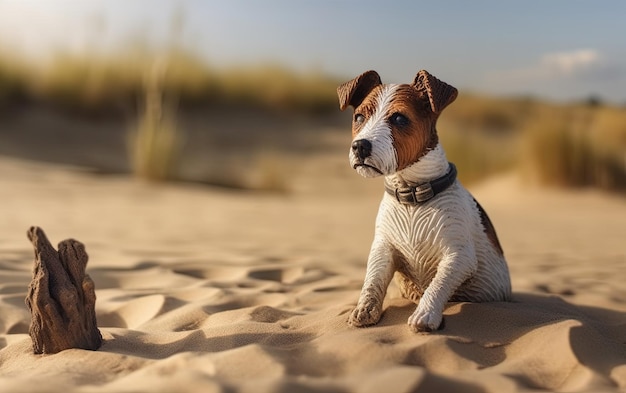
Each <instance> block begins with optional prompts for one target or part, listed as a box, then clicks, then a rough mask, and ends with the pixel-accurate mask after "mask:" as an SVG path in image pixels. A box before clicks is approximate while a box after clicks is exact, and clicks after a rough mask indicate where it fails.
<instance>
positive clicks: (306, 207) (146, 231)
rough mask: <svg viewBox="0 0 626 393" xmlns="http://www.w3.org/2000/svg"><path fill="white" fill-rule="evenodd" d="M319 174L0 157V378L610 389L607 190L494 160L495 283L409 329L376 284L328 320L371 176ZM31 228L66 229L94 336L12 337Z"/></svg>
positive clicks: (335, 388) (624, 259)
mask: <svg viewBox="0 0 626 393" xmlns="http://www.w3.org/2000/svg"><path fill="white" fill-rule="evenodd" d="M324 163H326V164H324ZM319 165H320V166H321V165H331V164H328V161H327V160H326V159H323V160H322V159H320V163H319ZM333 165H334V164H333ZM320 166H316V168H315V170H312V173H313V172H315V173H318V172H319V167H320ZM322 175H323V171H321V174H319V175H318V177H315V176H313V175H310V174H309V175H307V176H302V177H301V178H300V179H299V180H298V181H299V182H300V183H299V184H296V185H295V186H294V187H295V189H296V190H297V192H294V193H293V194H292V195H288V196H283V195H272V194H259V193H243V192H233V191H227V190H221V189H213V188H208V187H200V186H193V185H153V184H145V183H141V182H136V181H132V179H128V178H125V177H123V176H98V175H93V174H90V173H86V172H83V171H81V170H78V169H76V168H68V167H61V166H50V165H43V164H36V163H33V162H27V161H20V160H17V159H8V158H0V183H1V185H0V217H2V219H3V225H2V226H1V227H0V391H2V392H56V391H64V392H175V391H176V392H178V391H186V392H299V391H306V392H315V391H320V392H321V391H324V392H380V391H393V392H494V393H495V392H524V391H563V392H620V391H626V287H625V286H624V284H623V277H624V276H623V271H624V266H626V265H625V264H626V247H625V246H624V242H623V234H624V229H625V228H626V227H625V226H624V225H625V224H624V223H626V201H625V200H624V199H623V198H621V197H617V196H611V195H606V194H603V193H601V192H598V191H592V190H587V191H583V192H566V191H558V190H542V189H535V188H532V187H527V186H526V185H525V184H524V183H523V181H521V180H520V179H519V178H518V177H517V176H514V175H506V176H503V177H500V178H494V179H492V180H490V181H488V182H485V183H482V184H478V185H476V186H475V187H472V188H471V190H472V192H473V193H474V195H475V196H476V197H477V199H478V200H479V201H480V202H481V204H482V205H483V206H484V207H485V208H486V209H487V211H488V212H489V215H490V216H491V218H492V221H493V222H494V223H495V226H496V229H497V231H498V234H499V236H500V240H501V242H502V244H503V247H504V249H505V253H506V255H507V259H508V261H509V264H510V267H511V273H512V279H513V288H514V299H513V301H512V302H507V303H485V304H470V303H450V304H448V306H447V308H446V310H445V313H444V320H445V326H444V328H443V329H441V330H439V331H437V332H434V333H430V334H416V333H413V332H412V331H411V330H410V329H409V328H408V326H407V325H406V320H407V318H408V316H409V315H410V314H411V313H412V311H413V309H414V305H413V304H412V303H410V302H409V301H407V300H405V299H402V298H401V297H399V294H398V291H397V289H396V288H395V287H391V288H390V291H389V294H388V296H387V298H386V301H385V307H384V309H385V311H384V315H383V318H382V320H381V321H380V323H379V324H378V325H376V326H373V327H369V328H364V329H356V328H351V327H349V326H348V325H347V324H346V320H347V317H348V314H349V312H350V311H351V309H352V308H353V307H354V305H355V303H356V300H357V298H358V294H359V291H360V287H361V283H362V280H363V275H364V269H365V260H366V257H367V253H368V250H369V242H370V241H371V236H372V233H373V232H372V230H373V220H374V217H375V214H376V208H377V204H378V200H379V198H380V193H381V189H380V184H379V183H376V182H366V181H363V179H360V178H356V177H355V178H354V179H352V178H349V177H346V179H351V180H346V181H349V182H351V183H350V184H351V186H350V187H341V186H340V185H339V183H340V182H339V181H338V180H337V179H332V180H331V182H332V183H324V181H325V180H324V176H322ZM355 190H357V191H358V192H357V195H356V196H355ZM31 225H39V226H41V227H42V228H44V229H45V230H46V232H47V233H48V235H49V237H50V239H51V241H53V244H54V243H56V242H58V241H60V240H62V239H65V238H69V237H74V238H77V239H78V240H80V241H82V242H83V243H84V244H85V245H86V248H87V252H88V253H89V255H90V262H89V264H88V267H87V272H88V273H89V274H90V276H91V277H92V279H93V280H94V282H95V284H96V294H97V297H98V300H97V303H96V313H97V318H98V326H99V328H100V331H101V333H102V335H103V338H104V344H103V346H102V347H101V348H100V349H99V350H98V351H86V350H78V349H71V350H66V351H63V352H60V353H58V354H55V355H34V354H33V353H32V349H31V342H30V338H29V336H28V324H29V322H30V315H29V313H28V310H27V308H26V306H25V304H24V297H25V295H26V288H27V285H28V282H29V281H30V278H31V271H30V269H31V267H32V260H33V255H32V250H31V249H30V245H29V243H28V241H27V240H26V235H25V232H26V229H27V228H28V227H30V226H31Z"/></svg>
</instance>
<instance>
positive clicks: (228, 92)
mask: <svg viewBox="0 0 626 393" xmlns="http://www.w3.org/2000/svg"><path fill="white" fill-rule="evenodd" d="M27 63H28V62H26V61H22V62H19V61H17V60H14V58H13V57H12V56H9V55H3V54H2V52H0V100H3V101H4V102H5V103H6V102H7V101H8V100H10V99H13V98H15V97H16V96H24V97H27V98H30V99H32V100H37V101H39V102H44V103H49V104H51V105H54V106H57V107H59V108H60V109H63V110H66V111H69V112H73V113H80V114H87V115H89V114H93V113H102V112H105V113H107V112H108V113H111V112H115V111H119V110H120V109H121V108H129V107H134V106H135V105H136V103H137V102H138V100H140V99H142V97H143V95H144V93H143V90H144V79H145V74H146V72H147V71H149V70H150V69H152V68H153V65H154V64H155V63H159V64H165V65H166V66H165V67H164V71H163V75H162V76H161V87H162V90H163V93H164V95H166V96H170V97H176V99H177V100H178V101H179V106H180V107H181V108H187V107H193V106H194V105H208V104H210V105H226V106H233V105H237V106H239V107H241V106H244V107H250V108H259V109H264V110H272V111H296V112H302V113H314V114H315V113H324V112H329V111H331V110H335V109H336V107H337V103H336V98H335V89H336V86H337V84H338V83H339V82H338V81H336V80H334V79H332V78H329V77H327V76H325V75H322V74H319V73H315V72H311V73H301V74H299V73H295V72H291V71H289V70H287V69H285V68H283V67H280V66H277V65H262V66H257V67H247V68H246V67H241V68H228V69H216V68H213V67H211V66H210V65H208V64H206V62H204V61H203V60H201V59H200V58H199V57H197V56H195V55H194V54H193V53H191V52H190V51H185V50H182V49H172V50H169V51H167V54H166V55H163V54H160V55H157V54H155V53H151V52H150V51H148V50H145V49H137V48H129V49H127V50H123V51H121V52H120V53H115V54H101V53H98V52H90V53H86V54H82V55H79V54H68V53H59V54H57V55H56V56H55V57H53V58H52V59H51V60H50V61H48V62H46V63H45V64H43V65H34V64H27ZM3 101H0V105H2V102H3Z"/></svg>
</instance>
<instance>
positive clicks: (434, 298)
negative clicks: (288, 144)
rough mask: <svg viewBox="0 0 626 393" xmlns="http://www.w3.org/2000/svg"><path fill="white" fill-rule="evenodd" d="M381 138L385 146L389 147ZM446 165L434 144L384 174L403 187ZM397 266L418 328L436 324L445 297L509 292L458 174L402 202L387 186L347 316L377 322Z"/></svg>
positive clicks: (494, 296)
mask: <svg viewBox="0 0 626 393" xmlns="http://www.w3.org/2000/svg"><path fill="white" fill-rule="evenodd" d="M374 129H376V128H375V127H373V128H370V129H368V132H372V133H373V131H370V130H374ZM359 135H360V134H359ZM378 141H380V138H379V139H378V140H377V142H375V143H373V145H374V146H373V147H374V149H373V151H374V150H376V144H378V143H380V142H378ZM386 143H387V142H386V141H385V145H384V147H383V149H382V150H386V149H387V145H386ZM377 151H379V152H380V151H381V148H378V150H377ZM379 154H380V153H379ZM447 169H448V161H447V159H446V156H445V153H444V152H443V149H442V148H441V146H440V145H437V147H436V148H435V149H433V150H431V151H430V152H428V153H427V154H426V155H425V156H424V157H422V158H421V159H420V160H419V161H418V162H417V163H415V164H413V165H411V166H409V167H408V168H406V169H404V170H402V171H399V172H397V173H392V174H390V175H388V176H387V177H386V181H388V182H390V183H391V184H393V185H394V186H396V187H403V186H404V187H405V186H406V185H415V184H420V183H423V182H426V181H429V180H433V179H435V178H437V177H440V176H442V175H444V174H445V173H446V171H447ZM396 272H401V273H400V274H396V279H397V283H398V285H399V287H400V290H401V292H402V294H403V296H405V297H406V298H408V299H411V300H413V301H415V302H417V308H416V310H415V312H414V313H413V315H411V317H410V318H409V319H408V324H409V325H410V326H411V327H412V329H414V330H416V331H423V330H435V329H437V328H438V327H439V325H440V323H441V321H442V315H443V309H444V307H445V304H446V303H447V302H448V301H449V300H457V301H475V302H484V301H505V300H508V299H509V298H510V294H511V284H510V278H509V271H508V267H507V265H506V261H505V259H504V257H503V256H502V255H501V254H500V253H499V252H498V251H497V250H496V249H495V247H494V246H493V244H492V243H491V242H490V240H489V238H488V237H487V235H486V234H485V232H484V228H483V225H482V224H481V219H480V214H479V210H478V207H477V205H476V203H475V202H474V200H473V198H472V196H471V195H470V194H469V192H468V191H467V190H466V189H465V188H463V186H462V185H461V184H460V183H459V182H458V181H456V182H455V183H454V184H453V185H452V186H450V187H449V188H448V189H447V190H445V191H444V192H442V193H441V194H439V195H437V196H436V197H435V198H433V199H431V200H430V201H428V202H426V203H424V204H421V205H417V206H409V205H403V204H401V203H399V202H398V201H397V200H396V199H395V198H394V197H392V196H391V195H389V194H387V193H385V195H384V197H383V199H382V201H381V204H380V208H379V211H378V216H377V218H376V229H375V235H374V241H373V243H372V247H371V251H370V256H369V259H368V263H367V273H366V276H365V281H364V284H363V289H362V291H361V295H360V298H359V301H358V304H357V307H356V308H355V310H354V311H353V313H352V315H351V316H350V323H351V324H352V325H355V326H367V325H371V324H375V323H376V322H378V320H379V319H380V317H381V315H382V304H383V299H384V297H385V294H386V291H387V287H388V285H389V283H390V282H391V279H392V278H393V276H394V273H396Z"/></svg>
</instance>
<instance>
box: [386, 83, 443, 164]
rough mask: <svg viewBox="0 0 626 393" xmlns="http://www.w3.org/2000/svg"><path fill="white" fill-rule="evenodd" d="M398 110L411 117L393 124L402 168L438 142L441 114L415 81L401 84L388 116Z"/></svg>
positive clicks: (392, 131)
mask: <svg viewBox="0 0 626 393" xmlns="http://www.w3.org/2000/svg"><path fill="white" fill-rule="evenodd" d="M394 113H400V114H402V115H404V116H406V117H407V118H408V119H409V124H408V125H406V126H396V125H394V124H391V123H390V124H389V125H390V126H391V133H392V135H393V140H394V147H395V149H396V154H397V156H398V170H402V169H404V168H406V167H408V166H410V165H411V164H413V163H415V162H417V161H418V160H419V159H420V158H421V157H422V156H423V155H424V154H426V153H427V152H428V151H429V150H431V149H433V148H435V146H437V142H438V141H439V138H438V137H437V131H436V130H435V122H436V120H437V116H436V115H435V114H433V112H432V111H431V110H430V103H429V101H428V97H425V96H424V95H423V94H422V93H420V92H419V91H418V90H417V89H415V88H414V87H413V86H411V85H400V87H399V88H398V90H397V91H396V93H395V96H394V98H393V99H392V100H391V104H390V105H389V108H387V114H386V116H387V118H390V117H391V116H392V115H393V114H394Z"/></svg>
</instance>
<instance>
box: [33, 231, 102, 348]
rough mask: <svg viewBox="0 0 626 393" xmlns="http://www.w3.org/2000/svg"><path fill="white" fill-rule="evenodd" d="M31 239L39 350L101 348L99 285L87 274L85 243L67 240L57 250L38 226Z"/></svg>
mask: <svg viewBox="0 0 626 393" xmlns="http://www.w3.org/2000/svg"><path fill="white" fill-rule="evenodd" d="M28 238H29V239H30V241H31V242H32V243H33V247H34V248H35V265H34V269H33V280H32V281H31V283H30V285H29V286H28V296H27V297H26V305H27V306H28V308H29V309H30V311H31V315H32V320H31V323H30V329H29V333H30V337H31V339H32V341H33V350H34V352H35V353H36V354H42V353H44V354H51V353H57V352H60V351H63V350H65V349H70V348H82V349H90V350H94V351H95V350H97V349H98V348H100V345H102V336H101V335H100V331H99V330H98V327H97V323H96V312H95V305H96V293H95V286H94V283H93V281H92V280H91V278H90V277H89V276H88V275H86V274H85V267H86V265H87V259H88V256H87V253H86V252H85V246H84V245H83V244H82V243H81V242H79V241H77V240H74V239H68V240H63V241H62V242H61V243H59V247H58V248H59V251H58V252H57V251H56V250H55V249H54V247H52V245H51V244H50V242H49V241H48V238H47V237H46V234H45V233H44V231H43V230H42V229H41V228H39V227H31V228H30V229H29V231H28Z"/></svg>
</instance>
